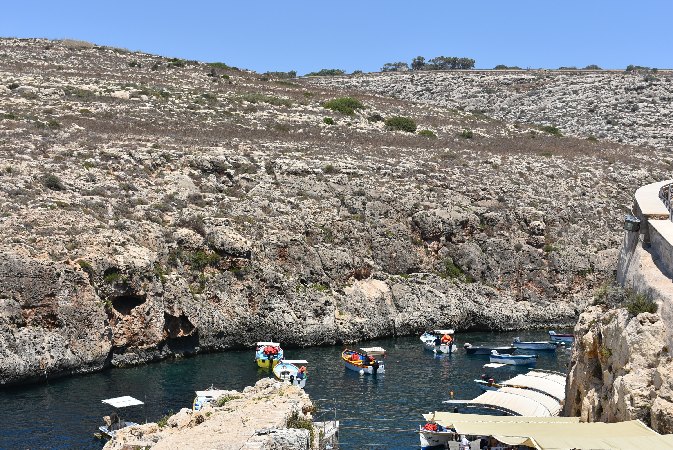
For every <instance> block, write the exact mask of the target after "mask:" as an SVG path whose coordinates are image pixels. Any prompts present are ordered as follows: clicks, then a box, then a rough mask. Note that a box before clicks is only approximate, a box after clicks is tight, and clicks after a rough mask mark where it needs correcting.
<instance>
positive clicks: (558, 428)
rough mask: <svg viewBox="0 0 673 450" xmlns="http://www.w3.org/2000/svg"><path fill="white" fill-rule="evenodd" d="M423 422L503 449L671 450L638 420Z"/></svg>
mask: <svg viewBox="0 0 673 450" xmlns="http://www.w3.org/2000/svg"><path fill="white" fill-rule="evenodd" d="M423 417H425V419H426V420H429V421H435V422H437V423H439V424H440V425H442V426H445V427H447V428H452V429H455V430H456V433H458V434H465V435H471V436H492V437H494V438H495V439H497V440H498V441H500V442H502V443H505V444H507V445H525V446H527V447H530V448H534V449H539V450H562V449H563V450H565V449H580V448H581V449H595V450H602V449H606V450H607V449H614V450H622V449H623V450H627V449H628V450H632V449H635V448H652V449H655V448H656V449H664V450H666V449H671V450H673V435H670V434H669V435H660V434H658V433H657V432H655V431H654V430H652V429H650V428H648V427H647V426H645V424H643V423H642V422H640V421H639V420H631V421H628V422H618V423H602V422H592V423H580V422H579V418H578V417H512V416H489V415H480V414H457V413H445V412H435V413H431V414H424V415H423Z"/></svg>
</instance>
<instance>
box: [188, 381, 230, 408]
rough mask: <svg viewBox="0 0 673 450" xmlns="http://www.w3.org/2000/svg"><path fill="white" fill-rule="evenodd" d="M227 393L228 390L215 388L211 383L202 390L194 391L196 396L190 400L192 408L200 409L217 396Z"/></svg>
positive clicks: (228, 392)
mask: <svg viewBox="0 0 673 450" xmlns="http://www.w3.org/2000/svg"><path fill="white" fill-rule="evenodd" d="M229 394H230V391H224V390H222V389H217V388H215V387H213V386H212V385H211V386H210V387H209V388H208V389H206V390H204V391H196V397H194V401H193V402H192V410H193V411H200V410H201V409H202V408H203V407H204V406H206V405H207V404H209V403H213V402H214V401H215V400H217V399H218V398H220V397H222V396H224V395H229Z"/></svg>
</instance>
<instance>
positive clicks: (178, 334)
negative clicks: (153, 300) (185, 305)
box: [164, 312, 199, 353]
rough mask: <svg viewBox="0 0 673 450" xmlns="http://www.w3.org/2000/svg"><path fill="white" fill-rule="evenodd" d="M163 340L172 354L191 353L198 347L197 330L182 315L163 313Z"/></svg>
mask: <svg viewBox="0 0 673 450" xmlns="http://www.w3.org/2000/svg"><path fill="white" fill-rule="evenodd" d="M164 338H165V340H166V345H167V346H168V348H169V349H170V351H171V352H173V353H193V352H194V351H195V348H196V347H198V345H199V333H198V330H197V329H196V327H195V326H194V324H192V322H191V321H190V320H189V318H188V317H187V316H185V315H184V314H180V315H179V316H174V315H172V314H168V313H167V312H164Z"/></svg>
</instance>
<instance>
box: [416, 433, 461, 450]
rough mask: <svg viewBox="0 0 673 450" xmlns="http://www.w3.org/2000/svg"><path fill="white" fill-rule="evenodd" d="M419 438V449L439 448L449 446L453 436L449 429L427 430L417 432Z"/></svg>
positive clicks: (432, 449)
mask: <svg viewBox="0 0 673 450" xmlns="http://www.w3.org/2000/svg"><path fill="white" fill-rule="evenodd" d="M418 434H419V437H420V440H421V450H440V449H446V448H448V447H449V442H450V441H452V440H453V439H454V438H455V433H453V432H451V431H428V430H420V431H419V432H418Z"/></svg>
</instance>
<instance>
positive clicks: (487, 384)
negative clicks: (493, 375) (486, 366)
mask: <svg viewBox="0 0 673 450" xmlns="http://www.w3.org/2000/svg"><path fill="white" fill-rule="evenodd" d="M474 382H475V383H477V386H479V388H480V389H481V390H482V391H497V390H498V389H500V388H501V387H504V386H503V385H502V384H499V383H496V382H495V381H492V380H474Z"/></svg>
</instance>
